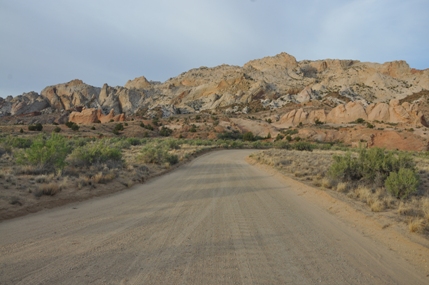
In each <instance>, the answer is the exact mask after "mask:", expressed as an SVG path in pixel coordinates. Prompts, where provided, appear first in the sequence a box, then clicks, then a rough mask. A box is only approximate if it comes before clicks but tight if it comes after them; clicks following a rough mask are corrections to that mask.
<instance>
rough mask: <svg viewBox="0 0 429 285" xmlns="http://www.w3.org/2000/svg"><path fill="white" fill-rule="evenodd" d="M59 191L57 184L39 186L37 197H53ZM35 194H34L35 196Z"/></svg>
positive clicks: (59, 187)
mask: <svg viewBox="0 0 429 285" xmlns="http://www.w3.org/2000/svg"><path fill="white" fill-rule="evenodd" d="M60 191H61V186H60V185H59V184H58V183H54V182H51V183H48V184H41V185H40V186H39V191H38V193H37V192H35V193H37V194H38V195H40V196H41V195H46V196H54V195H56V194H57V193H58V192H60ZM37 194H35V195H36V196H37Z"/></svg>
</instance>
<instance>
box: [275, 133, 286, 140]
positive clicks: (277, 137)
mask: <svg viewBox="0 0 429 285" xmlns="http://www.w3.org/2000/svg"><path fill="white" fill-rule="evenodd" d="M283 138H284V136H283V135H281V134H277V136H276V139H275V141H281V140H282V139H283Z"/></svg>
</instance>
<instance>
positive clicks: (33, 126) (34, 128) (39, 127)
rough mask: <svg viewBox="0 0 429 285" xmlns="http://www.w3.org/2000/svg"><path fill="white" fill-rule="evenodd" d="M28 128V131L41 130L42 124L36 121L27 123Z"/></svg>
mask: <svg viewBox="0 0 429 285" xmlns="http://www.w3.org/2000/svg"><path fill="white" fill-rule="evenodd" d="M28 130H29V131H39V132H40V131H42V130H43V126H42V124H41V123H37V124H35V125H29V126H28Z"/></svg>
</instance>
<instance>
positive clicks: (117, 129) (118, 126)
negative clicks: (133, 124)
mask: <svg viewBox="0 0 429 285" xmlns="http://www.w3.org/2000/svg"><path fill="white" fill-rule="evenodd" d="M114 130H116V131H123V130H124V125H123V124H122V123H119V124H116V126H115V128H114Z"/></svg>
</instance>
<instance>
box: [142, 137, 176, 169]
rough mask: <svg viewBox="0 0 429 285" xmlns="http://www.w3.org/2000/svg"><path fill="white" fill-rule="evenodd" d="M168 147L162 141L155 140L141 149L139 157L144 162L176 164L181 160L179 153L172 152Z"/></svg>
mask: <svg viewBox="0 0 429 285" xmlns="http://www.w3.org/2000/svg"><path fill="white" fill-rule="evenodd" d="M168 151H169V149H168V147H167V146H166V145H165V144H163V143H160V142H154V143H150V144H147V145H145V146H144V147H143V148H142V149H141V151H140V156H139V158H140V159H141V160H142V161H143V162H144V163H155V164H162V163H166V162H168V163H170V164H176V163H177V162H178V161H179V158H178V157H177V155H174V154H170V153H169V152H168Z"/></svg>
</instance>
